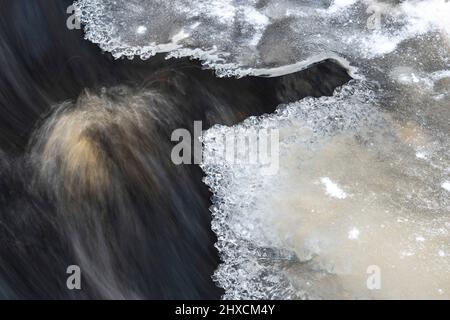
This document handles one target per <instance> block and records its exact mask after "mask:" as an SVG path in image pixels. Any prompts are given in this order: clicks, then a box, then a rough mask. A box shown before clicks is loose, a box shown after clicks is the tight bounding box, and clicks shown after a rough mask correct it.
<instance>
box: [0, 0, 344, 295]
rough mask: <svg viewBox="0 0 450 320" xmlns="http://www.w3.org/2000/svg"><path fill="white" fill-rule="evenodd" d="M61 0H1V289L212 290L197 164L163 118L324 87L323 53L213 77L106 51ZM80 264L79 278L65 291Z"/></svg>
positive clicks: (263, 102)
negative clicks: (271, 69) (184, 159)
mask: <svg viewBox="0 0 450 320" xmlns="http://www.w3.org/2000/svg"><path fill="white" fill-rule="evenodd" d="M70 4H71V1H62V0H45V1H29V0H2V1H0V298H10V299H17V298H28V299H29V298H38V299H45V298H51V299H59V298H74V299H87V298H100V299H111V298H112V299H116V298H129V299H140V298H151V299H181V298H182V299H200V298H202V299H216V298H220V296H221V294H222V290H221V289H220V288H218V287H217V286H216V285H215V284H214V282H213V280H212V279H211V276H212V274H213V272H214V270H215V269H216V267H217V265H218V263H219V262H220V258H219V257H218V256H217V252H216V250H215V248H214V243H215V241H216V239H215V235H214V233H213V232H212V231H211V228H210V222H211V218H210V213H209V210H208V208H209V206H210V200H209V198H210V196H211V195H210V193H209V191H208V189H207V187H206V186H205V185H204V184H203V183H202V181H201V179H202V171H201V170H200V168H199V167H198V166H196V165H182V166H176V165H174V164H173V163H172V162H171V160H170V153H171V149H172V147H173V145H174V143H173V142H171V141H170V136H171V133H172V132H173V130H175V129H177V128H188V129H189V130H191V131H192V127H193V122H194V121H195V120H201V121H202V123H203V129H207V128H208V127H210V126H212V125H214V124H226V125H232V124H235V123H238V122H240V121H242V120H243V119H245V118H247V117H248V116H250V115H260V114H263V113H269V112H272V111H273V110H274V109H275V107H276V106H277V105H279V104H280V103H288V102H291V101H296V100H299V99H301V98H302V97H305V96H316V97H317V96H322V95H331V94H332V92H333V90H334V88H335V87H337V86H339V85H342V84H343V83H345V82H347V81H348V80H349V76H348V75H347V73H346V72H345V70H343V69H342V68H341V67H339V66H337V65H336V64H334V63H332V62H331V61H327V62H324V63H321V64H318V65H315V66H313V67H311V68H310V69H308V70H305V71H303V72H299V73H295V74H290V75H286V76H283V77H278V78H255V77H248V78H243V79H234V78H227V79H219V78H216V77H215V75H214V73H213V72H212V71H210V70H202V67H201V65H200V64H199V63H197V62H195V61H189V60H185V59H180V60H165V59H164V58H163V57H162V56H155V57H153V58H152V59H150V60H148V61H140V60H139V61H138V60H134V61H129V60H120V61H114V60H113V59H112V58H111V57H110V56H109V54H104V53H102V52H101V51H100V50H99V49H98V48H97V47H96V46H94V45H92V44H91V43H89V42H88V41H85V40H83V34H82V32H81V31H76V30H75V31H73V30H72V31H71V30H68V29H67V28H66V19H67V14H66V9H67V7H68V6H69V5H70ZM74 264H75V265H79V266H80V268H81V270H82V290H74V291H71V290H68V289H67V287H66V279H67V276H68V275H67V274H66V269H67V267H68V266H69V265H74Z"/></svg>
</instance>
